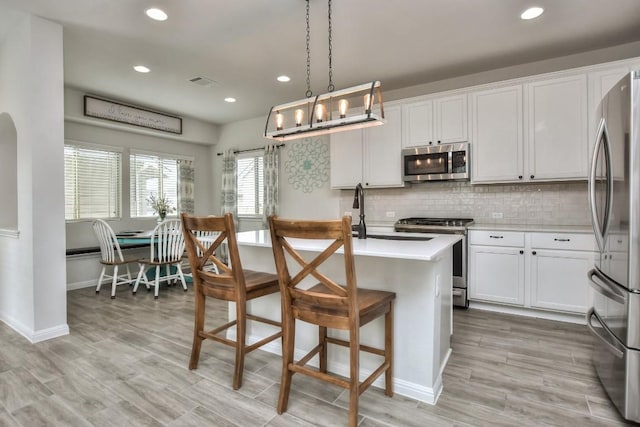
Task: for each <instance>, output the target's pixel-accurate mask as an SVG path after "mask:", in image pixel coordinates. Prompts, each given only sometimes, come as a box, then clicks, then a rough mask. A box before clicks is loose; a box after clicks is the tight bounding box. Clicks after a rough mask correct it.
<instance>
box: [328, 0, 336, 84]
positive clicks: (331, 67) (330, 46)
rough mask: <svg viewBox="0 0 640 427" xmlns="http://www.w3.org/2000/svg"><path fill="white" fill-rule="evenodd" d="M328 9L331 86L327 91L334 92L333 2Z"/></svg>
mask: <svg viewBox="0 0 640 427" xmlns="http://www.w3.org/2000/svg"><path fill="white" fill-rule="evenodd" d="M328 9H329V86H327V90H328V91H329V92H333V90H334V89H335V88H336V87H335V86H334V85H333V63H332V59H333V58H332V48H333V46H332V42H333V38H332V34H331V0H329V5H328Z"/></svg>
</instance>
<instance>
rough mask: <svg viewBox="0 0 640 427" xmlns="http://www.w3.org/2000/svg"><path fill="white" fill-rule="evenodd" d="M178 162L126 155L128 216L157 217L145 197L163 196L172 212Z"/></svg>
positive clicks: (176, 207) (150, 155) (139, 155)
mask: <svg viewBox="0 0 640 427" xmlns="http://www.w3.org/2000/svg"><path fill="white" fill-rule="evenodd" d="M178 163H179V159H177V158H171V157H164V156H158V155H152V154H140V153H132V154H131V155H130V156H129V171H130V177H129V180H130V192H129V197H130V201H131V204H130V206H131V217H132V218H135V217H152V216H155V215H157V214H156V213H154V211H153V208H152V207H151V206H149V202H148V198H149V196H151V195H153V196H155V197H160V196H164V197H165V198H166V199H167V200H168V201H169V205H170V206H171V207H173V208H174V209H175V210H174V211H173V212H171V213H170V214H169V215H170V216H171V215H176V212H180V206H178V171H179V167H178Z"/></svg>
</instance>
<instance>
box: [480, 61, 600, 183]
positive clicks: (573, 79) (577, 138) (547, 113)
mask: <svg viewBox="0 0 640 427" xmlns="http://www.w3.org/2000/svg"><path fill="white" fill-rule="evenodd" d="M469 98H470V102H471V147H472V156H473V158H472V160H471V161H472V164H473V168H472V169H471V176H472V178H471V181H472V182H473V183H491V182H495V183H497V182H531V181H562V180H570V179H586V178H587V172H588V166H589V163H588V161H589V138H588V115H587V79H586V75H585V74H579V75H572V76H567V77H559V78H550V79H546V80H539V81H533V82H531V83H526V84H518V85H513V86H506V87H499V88H495V89H488V90H482V91H477V92H472V93H471V95H470V97H469Z"/></svg>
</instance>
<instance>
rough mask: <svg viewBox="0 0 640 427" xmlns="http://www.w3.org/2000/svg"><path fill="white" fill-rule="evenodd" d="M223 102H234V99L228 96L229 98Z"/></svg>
mask: <svg viewBox="0 0 640 427" xmlns="http://www.w3.org/2000/svg"><path fill="white" fill-rule="evenodd" d="M224 100H225V101H226V102H236V99H235V98H232V97H230V96H229V97H227V98H225V99H224Z"/></svg>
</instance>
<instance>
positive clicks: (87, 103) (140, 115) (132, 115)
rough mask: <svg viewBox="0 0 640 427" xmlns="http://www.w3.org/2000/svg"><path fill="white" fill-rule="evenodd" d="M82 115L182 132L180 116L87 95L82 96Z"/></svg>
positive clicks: (165, 130)
mask: <svg viewBox="0 0 640 427" xmlns="http://www.w3.org/2000/svg"><path fill="white" fill-rule="evenodd" d="M84 115H85V116H89V117H97V118H99V119H105V120H111V121H114V122H121V123H127V124H130V125H134V126H141V127H145V128H150V129H156V130H161V131H164V132H171V133H177V134H182V119H181V118H180V117H175V116H170V115H168V114H164V113H158V112H156V111H150V110H145V109H144V108H139V107H134V106H132V105H126V104H122V103H120V102H116V101H110V100H108V99H102V98H96V97H93V96H89V95H85V96H84Z"/></svg>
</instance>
